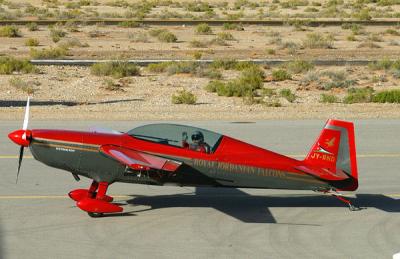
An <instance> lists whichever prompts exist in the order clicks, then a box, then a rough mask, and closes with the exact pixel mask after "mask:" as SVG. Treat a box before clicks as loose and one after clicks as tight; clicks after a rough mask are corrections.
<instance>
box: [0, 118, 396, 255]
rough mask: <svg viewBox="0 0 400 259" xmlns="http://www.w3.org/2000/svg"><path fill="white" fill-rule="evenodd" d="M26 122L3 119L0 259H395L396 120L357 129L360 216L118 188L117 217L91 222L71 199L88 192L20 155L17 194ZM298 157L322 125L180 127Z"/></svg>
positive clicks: (289, 199) (208, 191)
mask: <svg viewBox="0 0 400 259" xmlns="http://www.w3.org/2000/svg"><path fill="white" fill-rule="evenodd" d="M22 117H23V115H22V114H21V121H19V118H17V119H16V120H17V122H15V121H0V175H1V181H0V258H2V259H3V258H392V256H393V254H396V253H398V252H400V234H399V229H400V213H399V212H400V172H399V169H400V139H399V133H400V121H398V120H360V121H355V126H356V143H357V153H358V168H359V180H360V182H359V183H360V188H359V189H358V190H357V191H356V192H354V193H345V194H346V195H347V196H348V197H350V198H351V200H352V201H353V202H354V203H355V204H356V205H358V206H360V207H362V208H363V209H362V210H360V211H350V210H349V209H348V208H347V207H346V206H345V205H344V204H343V203H341V202H340V201H338V200H337V199H335V198H333V197H330V196H325V195H320V194H316V193H312V192H306V191H283V190H260V189H224V188H187V187H172V186H146V185H132V184H123V183H115V184H113V185H112V186H111V187H110V190H109V194H111V195H112V196H114V197H115V198H116V200H117V201H118V202H120V203H121V204H123V207H124V212H125V213H124V214H118V215H114V216H108V217H102V218H90V217H89V216H88V215H87V214H86V213H84V212H82V211H81V210H79V209H78V208H76V206H75V203H74V202H73V201H72V200H70V199H69V198H68V196H67V195H66V194H67V193H68V192H69V191H71V190H73V189H77V188H87V187H88V186H89V184H90V180H89V179H82V180H81V181H80V182H76V181H75V180H74V179H73V177H72V176H71V174H70V173H68V172H65V171H60V170H57V169H53V168H50V167H47V166H45V165H43V164H41V163H40V162H38V161H35V160H34V159H33V158H32V157H31V155H30V153H29V150H26V151H27V152H26V154H25V158H24V160H23V164H22V168H21V173H20V177H19V182H18V184H15V177H16V171H17V156H18V147H17V146H16V145H14V144H13V143H12V142H11V141H10V140H9V139H8V138H7V134H8V133H9V132H11V131H12V130H15V129H19V128H21V127H22ZM147 123H151V122H137V121H136V122H128V121H106V122H101V121H98V122H96V121H55V122H53V121H35V120H34V118H33V119H32V118H31V122H30V125H29V128H67V129H86V130H87V129H89V128H90V127H91V126H97V127H104V128H113V129H116V130H121V131H127V130H129V129H131V128H133V127H135V126H138V125H143V124H147ZM177 123H180V124H190V125H195V126H200V127H203V128H207V129H211V130H215V131H217V132H220V133H224V134H227V135H230V136H232V137H235V138H238V139H241V140H244V141H247V142H250V143H252V144H255V145H259V146H261V147H263V148H267V149H270V150H273V151H276V152H279V153H283V154H285V155H289V156H293V157H296V158H298V159H302V158H303V157H304V155H305V154H306V153H307V152H308V150H309V148H310V147H311V145H312V144H313V142H314V141H315V139H316V138H317V136H318V134H319V131H320V130H321V128H322V127H323V124H324V121H321V120H296V121H256V122H250V121H249V122H219V121H218V122H216V121H197V122H193V121H188V122H177Z"/></svg>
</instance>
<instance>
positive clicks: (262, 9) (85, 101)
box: [0, 1, 400, 120]
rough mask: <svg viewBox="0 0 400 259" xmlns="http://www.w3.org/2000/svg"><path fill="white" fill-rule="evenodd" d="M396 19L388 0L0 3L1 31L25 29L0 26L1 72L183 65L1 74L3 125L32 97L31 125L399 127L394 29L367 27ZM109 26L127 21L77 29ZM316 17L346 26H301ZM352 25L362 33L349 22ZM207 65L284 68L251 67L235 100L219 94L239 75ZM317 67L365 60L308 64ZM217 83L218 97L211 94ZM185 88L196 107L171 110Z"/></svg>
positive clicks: (397, 34) (236, 83)
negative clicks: (113, 64)
mask: <svg viewBox="0 0 400 259" xmlns="http://www.w3.org/2000/svg"><path fill="white" fill-rule="evenodd" d="M134 11H136V12H134ZM139 11H140V12H142V13H140V14H139V13H138V12H139ZM399 11H400V9H399V5H398V4H396V3H394V2H393V3H392V2H390V1H378V2H375V3H368V4H366V3H353V2H352V1H322V2H320V3H316V2H309V1H287V2H283V1H264V2H257V3H256V2H252V1H235V2H229V3H225V2H223V1H209V2H205V1H203V2H192V1H183V2H175V1H152V2H146V1H75V2H71V1H29V2H28V1H13V2H10V1H0V21H1V20H11V21H12V20H15V21H16V20H21V19H22V20H29V21H32V22H29V23H28V22H27V23H26V24H25V25H2V26H0V59H3V61H2V62H3V63H4V62H5V61H4V60H7V59H9V58H15V59H16V60H19V61H18V62H22V60H24V59H89V60H116V61H119V62H124V61H125V60H132V59H133V60H135V59H136V60H146V59H156V60H157V59H167V60H168V59H171V60H177V59H181V60H184V61H186V62H176V63H175V64H172V65H171V64H170V66H168V67H166V68H162V69H161V68H154V67H153V68H151V67H137V68H135V69H136V70H137V74H134V75H133V74H130V75H122V76H120V75H118V76H115V75H110V74H104V73H103V74H101V73H100V74H96V73H94V72H93V71H92V70H93V68H91V67H77V66H37V67H36V68H35V69H34V70H35V71H34V72H33V71H30V72H29V73H25V72H26V71H25V72H24V71H18V70H12V71H8V70H7V71H6V69H3V72H0V89H1V91H0V106H1V107H0V110H1V114H0V118H2V119H14V118H15V117H16V116H21V113H22V109H23V108H22V107H24V105H25V100H26V97H27V95H31V96H32V98H33V99H32V109H33V113H32V115H33V116H36V117H37V118H38V119H40V118H42V119H47V118H53V119H58V118H68V119H83V120H84V119H85V118H91V119H108V118H109V119H111V118H114V119H120V120H121V119H122V120H125V119H126V120H130V119H152V120H153V119H154V120H159V119H167V120H168V119H182V120H185V119H188V118H190V119H193V120H205V119H216V120H217V119H226V120H235V119H237V120H252V119H270V118H276V119H285V118H286V119H297V118H298V119H305V118H328V117H335V118H343V119H350V118H398V117H400V112H399V104H398V102H400V98H399V97H398V95H400V94H399V92H398V84H399V81H400V80H399V78H400V62H399V61H398V58H399V56H400V27H399V26H386V25H385V26H382V25H379V26H378V25H374V23H373V22H374V20H391V21H394V20H396V19H398V18H397V17H398V16H399ZM132 12H134V13H133V14H132ZM129 13H130V14H129ZM73 14H75V16H74V15H73ZM166 14H168V15H166ZM68 15H69V16H68ZM111 18H124V19H127V20H125V21H124V22H120V23H119V24H115V25H106V24H105V23H102V22H99V23H97V24H85V23H84V22H83V21H82V20H84V19H100V20H101V19H111ZM38 19H39V20H46V19H53V20H54V19H63V23H58V24H51V25H48V26H46V25H37V24H35V20H38ZM151 19H177V20H179V19H186V20H196V19H208V20H218V19H228V20H229V19H231V20H236V21H237V20H241V19H243V20H244V21H245V20H251V19H260V20H263V19H281V20H285V19H287V23H285V25H284V26H264V25H248V24H245V23H243V24H240V23H229V22H226V23H225V24H223V25H219V26H209V25H207V24H206V23H204V24H200V25H194V26H190V25H186V24H184V23H182V25H181V26H177V25H174V26H173V25H148V24H146V22H145V21H146V20H151ZM307 19H308V20H307ZM315 19H316V20H318V19H331V20H343V24H342V25H336V26H317V27H315V26H309V24H308V22H307V21H309V20H315ZM349 20H354V21H356V20H358V21H370V23H369V24H364V25H360V24H357V23H352V22H347V23H346V22H345V21H349ZM205 59H211V60H216V62H214V63H218V62H219V63H224V64H226V63H229V62H237V61H236V60H243V59H245V60H251V59H265V60H270V59H274V60H287V62H286V63H284V64H282V65H279V66H266V65H259V66H256V67H257V68H254V67H253V68H250V69H253V70H254V69H255V70H256V72H257V71H258V72H259V73H261V74H260V75H259V78H258V79H257V78H256V79H257V80H258V81H257V80H256V81H257V82H256V85H255V86H251V87H253V88H254V89H251V90H250V91H249V90H248V89H247V90H246V91H245V92H243V91H242V92H240V93H238V92H237V89H236V90H234V91H233V92H232V91H230V92H229V91H227V89H228V88H229V87H231V88H232V87H236V88H238V89H239V88H240V87H242V88H243V87H244V88H246V87H247V86H246V84H248V83H249V82H247V81H246V80H242V79H243V75H244V74H246V71H243V70H246V69H247V68H246V67H244V65H239V67H240V68H237V67H236V68H234V67H224V66H218V67H216V66H213V64H211V65H208V66H197V65H195V61H198V60H205ZM314 60H332V61H334V60H349V61H351V60H364V61H371V62H370V64H365V66H350V65H346V66H333V65H332V66H315V65H312V62H313V61H314ZM192 61H194V62H192ZM237 63H240V62H237ZM4 64H5V63H4ZM122 64H125V63H122ZM247 65H248V64H247ZM247 65H246V66H247ZM4 66H8V65H7V64H6V65H4ZM0 70H1V69H0ZM253 72H254V71H253ZM253 79H254V78H251V80H253ZM240 80H242V81H240ZM215 81H217V83H216V84H219V85H220V88H221V89H222V88H224V89H222V90H221V89H219V90H217V89H216V88H215V85H213V84H214V83H215ZM252 82H253V83H254V80H253V81H252ZM221 85H222V86H221ZM183 90H184V91H186V92H189V93H190V94H191V95H192V96H194V97H193V100H194V101H193V100H192V101H191V103H190V104H175V103H173V102H174V101H173V100H172V97H173V96H174V95H176V94H179V93H180V91H183ZM228 90H229V89H228ZM230 90H232V89H230ZM235 91H236V92H235ZM240 91H241V90H240ZM388 91H389V93H388ZM382 92H383V93H382ZM379 94H381V95H386V94H389V95H390V98H389V99H390V100H389V99H388V98H387V96H386V97H385V98H383V99H382V98H376V97H374V96H375V95H379ZM249 97H250V98H249ZM249 99H250V100H249ZM378 99H379V100H378ZM60 115H61V116H60Z"/></svg>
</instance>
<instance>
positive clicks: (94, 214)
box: [87, 212, 103, 218]
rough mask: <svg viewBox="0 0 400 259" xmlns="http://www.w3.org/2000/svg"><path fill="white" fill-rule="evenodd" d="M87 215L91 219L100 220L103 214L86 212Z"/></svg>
mask: <svg viewBox="0 0 400 259" xmlns="http://www.w3.org/2000/svg"><path fill="white" fill-rule="evenodd" d="M87 214H88V215H89V216H90V217H92V218H100V217H102V216H103V213H97V212H88V213H87Z"/></svg>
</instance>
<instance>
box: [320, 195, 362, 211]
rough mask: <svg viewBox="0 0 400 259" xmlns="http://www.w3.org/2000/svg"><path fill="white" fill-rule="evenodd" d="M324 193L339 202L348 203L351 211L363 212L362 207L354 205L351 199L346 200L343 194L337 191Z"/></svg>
mask: <svg viewBox="0 0 400 259" xmlns="http://www.w3.org/2000/svg"><path fill="white" fill-rule="evenodd" d="M323 193H325V194H330V195H331V196H333V197H335V198H336V199H338V200H339V201H341V202H344V203H346V204H347V205H348V206H349V210H351V211H357V210H361V208H360V207H358V206H355V205H353V204H352V203H351V201H350V200H349V199H346V198H345V197H344V196H343V195H342V194H341V193H339V192H337V191H336V190H328V191H323Z"/></svg>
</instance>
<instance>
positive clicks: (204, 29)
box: [195, 23, 212, 34]
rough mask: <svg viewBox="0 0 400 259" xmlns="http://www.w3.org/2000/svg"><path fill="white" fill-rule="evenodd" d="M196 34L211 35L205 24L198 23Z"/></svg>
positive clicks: (209, 28) (208, 27)
mask: <svg viewBox="0 0 400 259" xmlns="http://www.w3.org/2000/svg"><path fill="white" fill-rule="evenodd" d="M195 32H196V34H212V29H211V27H210V26H209V25H208V24H207V23H200V24H198V25H197V26H196V28H195Z"/></svg>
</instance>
